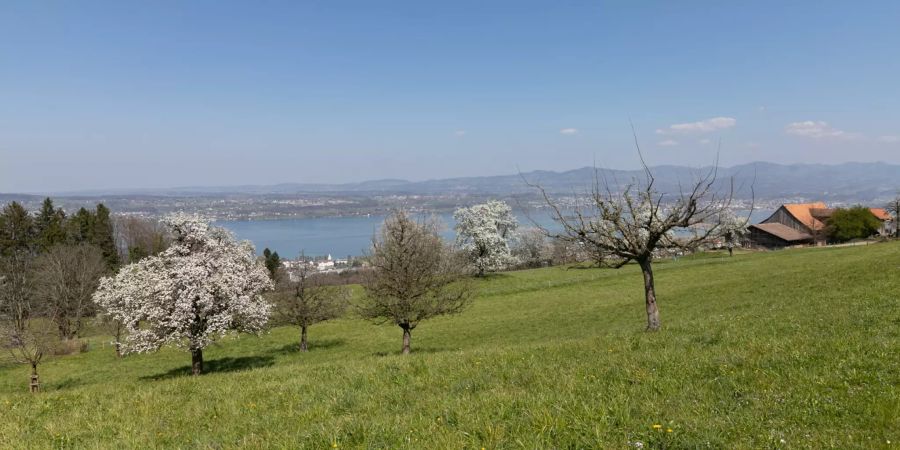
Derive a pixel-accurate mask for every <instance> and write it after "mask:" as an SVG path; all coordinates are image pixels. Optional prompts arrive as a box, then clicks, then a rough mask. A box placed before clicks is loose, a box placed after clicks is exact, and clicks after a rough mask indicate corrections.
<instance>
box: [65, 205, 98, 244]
mask: <svg viewBox="0 0 900 450" xmlns="http://www.w3.org/2000/svg"><path fill="white" fill-rule="evenodd" d="M66 229H67V234H68V237H69V241H70V243H72V244H90V243H91V236H92V235H93V230H94V215H93V214H92V213H91V212H90V211H88V210H87V209H84V208H79V209H78V212H76V213H75V214H74V215H73V216H72V217H71V218H69V220H68V222H67V223H66Z"/></svg>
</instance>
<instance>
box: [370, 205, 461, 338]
mask: <svg viewBox="0 0 900 450" xmlns="http://www.w3.org/2000/svg"><path fill="white" fill-rule="evenodd" d="M369 262H370V264H371V270H370V271H368V272H367V279H366V281H365V283H364V285H363V286H364V288H365V291H366V298H365V303H364V304H363V305H362V306H361V307H360V315H361V316H362V317H364V318H367V319H371V320H374V321H376V322H380V323H384V322H393V323H395V324H396V325H397V326H399V327H400V328H401V329H402V330H403V349H402V352H403V354H408V353H409V352H410V339H411V333H412V330H414V329H415V328H416V326H418V324H419V322H421V321H423V320H426V319H430V318H432V317H435V316H440V315H444V314H454V313H458V312H460V311H462V310H463V309H464V308H465V307H466V306H467V305H468V303H469V300H470V298H471V293H472V290H471V286H470V284H469V283H467V282H466V280H465V279H463V277H462V264H461V263H460V260H459V258H458V257H457V256H456V255H455V254H454V253H453V251H452V250H451V249H450V248H449V247H448V246H447V245H446V244H445V243H444V242H443V240H442V239H441V237H440V236H439V235H438V232H437V225H436V224H435V223H434V222H433V221H429V222H424V223H417V222H415V221H413V220H411V219H410V218H409V216H408V215H407V214H406V213H404V212H402V211H395V212H394V213H392V214H391V215H390V216H389V217H388V218H387V219H386V220H385V222H384V224H383V225H382V227H381V233H380V235H377V236H376V237H375V238H374V239H373V242H372V254H371V256H370V258H369Z"/></svg>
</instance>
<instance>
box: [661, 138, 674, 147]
mask: <svg viewBox="0 0 900 450" xmlns="http://www.w3.org/2000/svg"><path fill="white" fill-rule="evenodd" d="M656 145H658V146H660V147H674V146H676V145H678V141H676V140H674V139H666V140H664V141H659V142H657V143H656Z"/></svg>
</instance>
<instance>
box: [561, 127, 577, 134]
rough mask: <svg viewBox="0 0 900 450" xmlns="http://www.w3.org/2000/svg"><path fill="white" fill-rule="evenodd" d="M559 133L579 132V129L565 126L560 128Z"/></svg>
mask: <svg viewBox="0 0 900 450" xmlns="http://www.w3.org/2000/svg"><path fill="white" fill-rule="evenodd" d="M559 134H578V129H576V128H563V129H562V130H559Z"/></svg>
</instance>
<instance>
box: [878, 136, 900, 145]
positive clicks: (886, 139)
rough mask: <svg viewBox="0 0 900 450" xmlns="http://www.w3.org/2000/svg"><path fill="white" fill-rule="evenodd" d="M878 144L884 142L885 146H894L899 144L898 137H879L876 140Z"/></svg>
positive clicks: (899, 137)
mask: <svg viewBox="0 0 900 450" xmlns="http://www.w3.org/2000/svg"><path fill="white" fill-rule="evenodd" d="M878 142H884V143H885V144H896V143H898V142H900V136H881V137H880V138H878Z"/></svg>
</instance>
